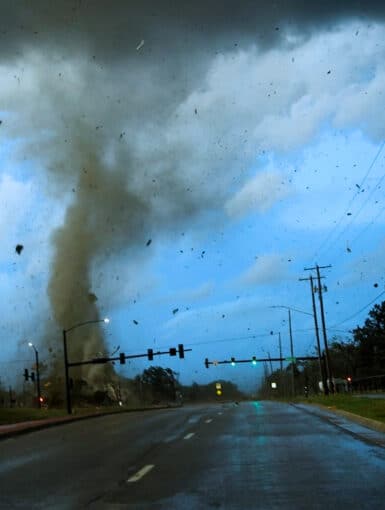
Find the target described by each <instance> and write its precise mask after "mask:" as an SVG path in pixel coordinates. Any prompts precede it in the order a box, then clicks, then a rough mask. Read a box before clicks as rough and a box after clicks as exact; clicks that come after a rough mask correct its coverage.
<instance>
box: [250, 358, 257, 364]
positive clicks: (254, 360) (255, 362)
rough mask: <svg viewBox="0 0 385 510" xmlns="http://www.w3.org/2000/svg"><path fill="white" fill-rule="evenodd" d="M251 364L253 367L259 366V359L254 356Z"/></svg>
mask: <svg viewBox="0 0 385 510" xmlns="http://www.w3.org/2000/svg"><path fill="white" fill-rule="evenodd" d="M251 364H252V365H256V364H257V358H256V357H255V356H253V358H252V360H251Z"/></svg>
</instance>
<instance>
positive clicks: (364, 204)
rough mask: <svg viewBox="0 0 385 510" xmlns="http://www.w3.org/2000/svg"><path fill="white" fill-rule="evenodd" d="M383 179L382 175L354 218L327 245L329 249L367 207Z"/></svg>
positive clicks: (384, 175) (384, 177)
mask: <svg viewBox="0 0 385 510" xmlns="http://www.w3.org/2000/svg"><path fill="white" fill-rule="evenodd" d="M384 179H385V174H383V175H382V176H381V178H380V179H379V181H378V182H377V184H376V185H375V187H374V188H373V189H372V191H371V192H370V193H369V195H368V196H367V198H366V200H365V201H364V203H363V204H362V205H361V207H360V208H359V209H358V211H357V212H356V213H355V214H354V216H352V218H351V220H350V221H349V223H348V224H347V225H346V226H345V228H344V229H343V230H341V232H340V233H339V234H338V236H337V237H336V238H335V239H334V241H333V243H332V244H331V245H329V249H330V247H331V246H333V244H334V243H336V242H337V241H338V240H339V239H341V237H342V236H343V234H345V232H346V231H347V230H348V228H349V227H350V226H351V224H352V223H353V221H354V220H355V219H356V218H357V216H359V214H360V213H361V212H362V210H363V209H364V207H365V206H366V205H367V203H368V202H369V200H370V199H371V198H372V196H373V194H374V193H375V192H376V191H377V189H379V186H380V184H382V182H383V180H384Z"/></svg>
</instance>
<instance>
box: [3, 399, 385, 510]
mask: <svg viewBox="0 0 385 510" xmlns="http://www.w3.org/2000/svg"><path fill="white" fill-rule="evenodd" d="M310 411H311V412H309V408H308V407H307V406H298V407H295V406H292V405H289V404H282V403H277V402H248V403H241V404H240V405H235V404H225V405H219V404H212V405H209V404H207V405H199V406H198V405H196V406H185V407H183V408H179V409H170V410H162V411H155V412H147V413H132V414H123V415H112V416H106V417H103V418H98V419H93V420H86V421H82V422H78V423H76V422H75V423H71V424H68V425H64V426H59V427H55V428H53V429H47V430H42V431H39V432H34V433H30V434H28V435H25V436H21V437H17V438H14V439H7V440H4V441H1V442H0V508H1V509H2V510H3V509H11V508H23V509H24V508H25V509H27V508H28V509H34V508H36V509H42V508H44V509H51V508H52V509H77V508H79V509H80V508H94V509H96V510H99V509H111V510H114V509H128V510H130V509H135V510H141V509H149V510H152V509H157V510H161V509H168V510H174V509H175V510H179V509H181V510H189V509H194V510H195V509H196V510H201V509H216V508H217V509H229V510H230V509H282V508H283V509H304V510H305V509H306V510H309V509H313V508H314V509H321V508H322V509H343V508H349V509H357V510H358V509H360V510H362V509H380V508H385V483H384V480H385V435H384V434H381V433H378V432H373V431H370V430H369V429H366V428H364V427H361V426H359V425H356V424H352V423H351V422H349V421H347V420H345V419H344V418H341V417H335V416H334V415H333V414H332V413H328V412H323V411H320V410H318V409H314V408H311V410H310Z"/></svg>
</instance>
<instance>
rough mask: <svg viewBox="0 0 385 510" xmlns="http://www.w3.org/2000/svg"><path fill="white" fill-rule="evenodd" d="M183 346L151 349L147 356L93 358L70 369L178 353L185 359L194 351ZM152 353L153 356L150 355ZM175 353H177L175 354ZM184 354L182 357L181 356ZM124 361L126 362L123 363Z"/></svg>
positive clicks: (71, 364)
mask: <svg viewBox="0 0 385 510" xmlns="http://www.w3.org/2000/svg"><path fill="white" fill-rule="evenodd" d="M181 346H182V344H180V346H179V347H178V350H177V349H175V348H173V347H171V348H170V349H169V350H168V351H157V352H154V351H152V350H151V349H148V351H147V352H146V353H145V354H129V355H125V354H124V353H123V352H122V353H120V354H119V356H114V357H111V358H108V357H101V358H93V359H89V360H86V361H75V362H73V363H68V367H78V366H81V365H97V364H104V363H108V362H109V361H120V363H121V364H123V363H125V360H126V359H134V358H148V359H152V358H151V356H152V357H153V356H162V355H165V354H169V355H170V356H175V355H176V353H177V352H179V357H180V358H182V357H183V358H184V353H185V352H190V351H192V349H184V348H183V347H181ZM149 351H151V354H150V353H149ZM174 351H175V352H174ZM181 353H182V355H181ZM123 360H124V361H123Z"/></svg>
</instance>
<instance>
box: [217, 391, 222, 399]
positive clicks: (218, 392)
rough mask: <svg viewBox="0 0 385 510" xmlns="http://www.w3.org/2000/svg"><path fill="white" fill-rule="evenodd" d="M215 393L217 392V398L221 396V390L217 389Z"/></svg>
mask: <svg viewBox="0 0 385 510" xmlns="http://www.w3.org/2000/svg"><path fill="white" fill-rule="evenodd" d="M216 392H217V396H218V397H220V396H221V395H222V390H221V389H217V390H216Z"/></svg>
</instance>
